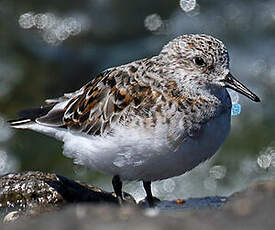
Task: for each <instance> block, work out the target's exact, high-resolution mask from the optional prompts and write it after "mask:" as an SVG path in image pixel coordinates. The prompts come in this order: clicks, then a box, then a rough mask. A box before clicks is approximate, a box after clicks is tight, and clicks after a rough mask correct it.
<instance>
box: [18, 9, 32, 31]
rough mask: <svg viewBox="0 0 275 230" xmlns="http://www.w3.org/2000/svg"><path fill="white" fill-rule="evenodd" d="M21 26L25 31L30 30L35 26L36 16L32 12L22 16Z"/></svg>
mask: <svg viewBox="0 0 275 230" xmlns="http://www.w3.org/2000/svg"><path fill="white" fill-rule="evenodd" d="M18 23H19V25H20V26H21V27H22V28H23V29H30V28H32V27H33V26H34V25H35V22H34V16H33V13H32V12H28V13H25V14H22V15H21V16H20V17H19V20H18Z"/></svg>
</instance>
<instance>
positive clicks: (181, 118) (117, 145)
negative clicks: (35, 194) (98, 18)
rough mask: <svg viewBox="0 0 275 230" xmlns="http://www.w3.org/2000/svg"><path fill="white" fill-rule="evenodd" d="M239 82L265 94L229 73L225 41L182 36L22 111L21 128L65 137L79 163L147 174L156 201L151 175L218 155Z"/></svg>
mask: <svg viewBox="0 0 275 230" xmlns="http://www.w3.org/2000/svg"><path fill="white" fill-rule="evenodd" d="M226 88H231V89H233V90H235V91H237V92H239V93H241V94H243V95H245V96H246V97H248V98H250V99H251V100H252V101H255V102H259V101H260V99H259V98H258V97H257V96H256V95H255V94H254V93H252V92H251V91H250V90H249V89H247V88H246V87H245V86H244V85H243V84H242V83H240V82H239V81H238V80H237V79H236V78H234V77H233V76H232V75H231V73H230V72H229V56H228V52H227V49H226V47H225V46H224V44H223V43H222V42H221V41H219V40H217V39H215V38H214V37H211V36H208V35H205V34H190V35H183V36H180V37H178V38H176V39H174V40H172V41H171V42H169V43H168V44H167V45H165V46H164V47H163V49H162V50H161V51H160V53H159V54H158V55H157V56H153V57H151V58H145V59H142V60H138V61H134V62H131V63H129V64H126V65H121V66H118V67H113V68H110V69H107V70H105V71H103V72H102V73H100V74H99V75H98V76H97V77H95V78H94V79H93V80H92V81H90V82H88V83H87V84H86V85H84V86H83V87H82V88H81V89H79V90H77V91H75V92H73V93H67V94H64V96H62V97H60V98H57V99H49V100H46V103H47V104H48V105H47V106H43V107H40V108H37V109H30V110H24V111H21V112H19V116H20V117H21V118H20V119H18V120H13V121H10V124H11V126H12V127H14V128H19V129H31V130H34V131H37V132H41V133H44V134H47V135H50V136H52V137H54V138H56V139H58V140H60V141H62V142H64V151H63V153H64V155H65V156H68V157H71V158H73V159H74V162H75V163H76V164H80V165H86V166H88V167H89V168H91V169H92V170H95V171H99V172H103V173H106V174H109V175H112V176H113V180H112V184H113V187H114V191H115V193H116V195H117V197H118V199H119V200H120V201H123V193H122V181H124V180H130V181H133V180H142V181H143V186H144V189H145V191H146V195H147V197H146V199H147V201H148V203H149V205H150V206H154V203H155V202H156V201H157V200H158V199H157V198H155V197H153V195H152V192H151V181H156V180H161V179H166V178H169V177H174V176H178V175H181V174H183V173H185V172H187V171H189V170H191V169H192V168H194V167H195V166H197V165H198V164H200V163H201V162H203V161H205V160H207V159H209V158H210V157H211V156H213V155H214V154H215V153H216V151H217V150H218V148H219V147H220V146H221V144H222V143H223V142H224V141H225V139H226V137H227V135H228V133H229V131H230V122H231V99H230V96H229V94H228V92H227V90H226Z"/></svg>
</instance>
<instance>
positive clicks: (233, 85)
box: [223, 73, 260, 102]
mask: <svg viewBox="0 0 275 230" xmlns="http://www.w3.org/2000/svg"><path fill="white" fill-rule="evenodd" d="M223 82H224V83H225V87H227V88H230V89H233V90H235V91H237V92H238V93H241V94H243V95H245V96H247V97H248V98H250V99H251V100H252V101H255V102H260V98H259V97H258V96H256V94H254V93H252V92H251V91H250V90H249V89H248V88H246V87H245V86H244V85H243V84H242V83H240V82H239V81H238V80H237V79H236V78H234V77H233V76H232V75H231V73H228V74H227V76H226V78H225V79H224V80H223Z"/></svg>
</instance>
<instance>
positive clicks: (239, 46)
mask: <svg viewBox="0 0 275 230" xmlns="http://www.w3.org/2000/svg"><path fill="white" fill-rule="evenodd" d="M186 33H207V34H211V35H213V36H215V37H217V38H219V39H220V40H222V41H223V42H224V43H225V44H226V46H227V48H228V50H229V54H230V58H231V72H232V73H233V75H235V76H236V77H237V78H238V79H240V80H241V81H242V82H244V83H245V84H246V85H247V86H248V87H249V88H250V89H252V91H254V92H256V93H257V94H258V95H259V96H260V98H261V100H262V103H260V104H259V103H253V102H252V101H250V100H248V99H247V98H244V97H243V96H242V95H240V96H239V97H238V96H236V95H235V94H233V95H232V97H233V98H234V100H235V101H236V104H241V113H240V114H239V112H238V111H237V112H236V111H235V112H236V113H234V115H236V116H233V117H232V129H231V133H230V136H229V138H228V139H227V141H226V143H225V144H224V145H223V146H222V148H221V149H220V150H219V152H218V154H217V155H216V156H215V157H214V158H213V159H212V160H211V161H208V162H207V163H205V164H203V165H200V166H199V167H198V168H196V169H195V170H194V171H192V172H191V173H188V174H187V175H184V176H181V177H177V178H172V179H168V180H165V181H161V182H156V183H154V185H153V192H154V193H155V195H157V196H160V197H161V198H165V199H172V198H175V197H180V198H184V197H190V196H193V197H194V196H203V195H228V194H230V193H232V192H234V191H237V190H239V189H241V188H243V187H245V186H246V185H247V184H249V183H251V182H252V181H255V180H258V179H265V178H273V177H274V176H275V161H274V157H275V142H274V141H275V137H274V136H275V135H274V134H275V133H274V128H275V123H274V120H275V116H274V111H275V108H274V98H275V93H274V92H275V90H274V88H275V58H274V57H275V52H274V51H275V48H274V47H275V2H274V1H272V0H264V1H256V0H231V1H227V0H219V1H218V0H207V1H205V0H201V1H200V0H198V1H194V0H188V1H184V0H182V1H179V0H158V1H155V0H133V1H129V0H115V1H114V0H113V1H112V0H83V1H81V2H76V1H72V0H66V1H64V0H63V1H52V0H49V1H42V0H39V1H34V0H26V1H15V0H2V1H0V39H1V40H0V174H4V173H7V172H10V171H27V170H40V171H45V172H55V173H59V174H61V175H65V176H68V177H71V178H74V179H78V180H83V181H86V182H89V183H93V184H97V185H99V186H103V187H104V188H105V189H107V190H111V186H110V181H111V178H110V177H107V176H104V175H102V174H100V173H96V172H92V171H90V170H88V169H85V168H83V167H81V166H75V165H73V163H72V160H71V159H67V158H65V157H64V156H63V155H62V154H61V152H62V145H61V143H59V142H57V141H56V140H54V139H52V138H49V137H46V136H43V135H41V134H37V133H34V132H31V131H15V130H11V129H9V127H8V126H7V125H6V123H5V120H6V119H13V118H16V112H17V111H18V110H21V109H24V108H29V107H37V106H39V105H40V104H41V103H43V101H44V99H46V98H52V97H58V96H61V95H62V94H63V93H64V92H71V91H74V90H76V89H78V88H80V87H81V86H82V85H83V84H85V83H86V82H88V81H89V80H91V79H92V78H93V77H94V76H96V75H97V74H98V73H99V72H100V71H102V70H104V69H106V68H108V67H112V66H116V65H121V64H124V63H127V62H130V61H133V60H136V59H141V58H144V57H150V56H152V55H155V54H157V53H158V52H159V50H160V49H161V47H162V46H163V45H164V44H165V43H167V42H168V41H169V40H171V39H173V38H175V37H176V36H179V35H182V34H186ZM236 97H237V98H236ZM237 107H238V106H237ZM125 188H126V190H127V191H130V192H131V193H133V194H134V195H135V196H136V197H137V198H141V197H142V196H143V195H144V193H143V191H142V189H141V186H140V184H139V183H128V184H126V186H125Z"/></svg>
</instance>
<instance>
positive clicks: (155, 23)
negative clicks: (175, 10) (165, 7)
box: [144, 14, 163, 31]
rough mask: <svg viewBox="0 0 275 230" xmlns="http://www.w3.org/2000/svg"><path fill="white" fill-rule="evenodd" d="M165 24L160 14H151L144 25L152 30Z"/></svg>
mask: <svg viewBox="0 0 275 230" xmlns="http://www.w3.org/2000/svg"><path fill="white" fill-rule="evenodd" d="M162 25H163V22H162V19H161V17H160V16H159V15H158V14H150V15H148V16H147V17H146V18H145V20H144V26H145V27H146V28H147V29H148V30H150V31H156V30H158V29H160V28H161V26H162Z"/></svg>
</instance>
